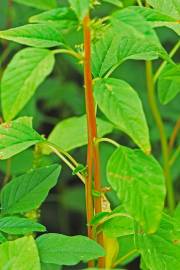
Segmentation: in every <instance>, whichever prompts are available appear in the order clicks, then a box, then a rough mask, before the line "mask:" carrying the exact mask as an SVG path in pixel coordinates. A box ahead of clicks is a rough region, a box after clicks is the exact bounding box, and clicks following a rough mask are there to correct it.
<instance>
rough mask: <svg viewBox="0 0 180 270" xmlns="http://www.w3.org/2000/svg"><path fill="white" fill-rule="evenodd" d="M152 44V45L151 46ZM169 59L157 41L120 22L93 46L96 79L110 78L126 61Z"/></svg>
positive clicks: (93, 68)
mask: <svg viewBox="0 0 180 270" xmlns="http://www.w3.org/2000/svg"><path fill="white" fill-rule="evenodd" d="M150 44H151V45H150ZM158 57H163V58H166V59H167V53H166V52H165V51H164V49H162V48H161V47H159V44H157V42H155V41H151V43H150V40H149V39H148V38H146V37H145V36H144V35H143V34H142V33H140V32H138V31H137V30H136V29H135V28H132V27H129V26H128V25H127V24H126V23H124V22H121V21H118V23H116V24H115V25H114V26H113V27H112V26H109V28H108V29H107V30H106V31H105V32H104V35H103V36H102V38H101V39H100V40H98V41H97V42H95V43H94V44H93V46H92V70H93V75H94V77H103V76H104V75H106V77H108V76H109V75H110V74H111V73H112V72H113V70H115V68H117V67H118V66H119V65H120V64H122V63H123V62H124V61H125V60H128V59H134V60H153V59H157V58H158Z"/></svg>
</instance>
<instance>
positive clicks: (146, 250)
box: [136, 215, 180, 270]
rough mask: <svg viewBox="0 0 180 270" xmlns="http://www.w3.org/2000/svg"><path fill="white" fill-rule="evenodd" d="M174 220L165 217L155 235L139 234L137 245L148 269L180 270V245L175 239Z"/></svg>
mask: <svg viewBox="0 0 180 270" xmlns="http://www.w3.org/2000/svg"><path fill="white" fill-rule="evenodd" d="M172 232H173V220H172V218H171V217H170V216H167V215H163V218H162V220H161V223H160V227H159V229H158V231H157V232H156V233H154V234H150V235H148V234H145V233H142V232H140V233H138V234H137V236H136V245H137V247H138V249H139V251H140V253H141V255H142V259H143V261H144V263H145V265H147V266H148V269H151V270H164V269H166V270H172V269H180V260H179V257H180V245H179V243H177V242H176V241H174V239H173V234H172Z"/></svg>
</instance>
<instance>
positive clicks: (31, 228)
mask: <svg viewBox="0 0 180 270" xmlns="http://www.w3.org/2000/svg"><path fill="white" fill-rule="evenodd" d="M0 231H1V232H4V233H8V234H16V235H18V234H27V233H30V232H44V231H46V228H45V227H44V226H43V225H41V224H39V223H37V222H35V221H33V220H30V219H27V218H22V217H16V216H9V217H2V218H0Z"/></svg>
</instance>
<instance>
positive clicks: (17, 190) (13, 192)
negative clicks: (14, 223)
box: [1, 165, 60, 214]
mask: <svg viewBox="0 0 180 270" xmlns="http://www.w3.org/2000/svg"><path fill="white" fill-rule="evenodd" d="M59 173H60V166H59V165H51V166H47V167H44V168H38V169H35V170H32V171H30V172H27V173H26V174H24V175H21V176H18V177H16V178H14V179H13V180H12V181H11V182H10V183H8V184H7V185H6V186H5V187H4V188H3V189H2V192H1V208H2V212H3V213H4V214H15V213H22V212H27V211H30V210H33V209H36V208H38V207H39V206H40V205H41V203H42V202H43V201H44V200H45V198H46V197H47V195H48V192H49V190H50V189H51V188H52V187H53V186H54V185H55V184H56V183H57V179H58V176H59Z"/></svg>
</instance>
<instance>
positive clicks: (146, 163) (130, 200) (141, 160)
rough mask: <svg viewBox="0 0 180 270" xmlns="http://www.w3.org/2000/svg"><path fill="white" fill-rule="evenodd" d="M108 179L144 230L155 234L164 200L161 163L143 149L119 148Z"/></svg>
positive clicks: (113, 156)
mask: <svg viewBox="0 0 180 270" xmlns="http://www.w3.org/2000/svg"><path fill="white" fill-rule="evenodd" d="M107 176H108V182H109V183H110V184H111V186H112V188H113V189H114V190H115V191H116V192H117V195H118V197H119V199H120V200H121V202H122V203H123V205H124V208H125V209H126V210H127V212H128V213H129V214H130V215H132V217H133V218H134V219H135V220H136V221H137V222H138V223H139V224H140V225H141V226H142V228H143V230H145V231H146V232H148V233H153V232H155V231H156V230H157V228H158V226H159V222H160V219H161V215H162V211H163V208H164V200H165V183H164V176H163V171H162V169H161V167H160V165H159V164H158V162H157V161H156V160H155V159H154V158H153V157H152V156H147V155H145V154H144V153H143V152H142V151H140V150H132V149H130V148H127V147H122V146H120V147H119V148H118V149H117V150H116V151H115V152H114V153H113V155H112V156H111V158H110V160H109V162H108V166H107Z"/></svg>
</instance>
